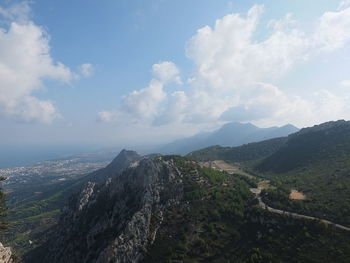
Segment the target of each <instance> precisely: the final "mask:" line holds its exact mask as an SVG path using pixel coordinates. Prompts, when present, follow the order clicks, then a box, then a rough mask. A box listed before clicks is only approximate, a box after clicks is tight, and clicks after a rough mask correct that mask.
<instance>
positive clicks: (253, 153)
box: [187, 137, 288, 163]
mask: <svg viewBox="0 0 350 263" xmlns="http://www.w3.org/2000/svg"><path fill="white" fill-rule="evenodd" d="M287 140H288V138H287V137H280V138H275V139H270V140H266V141H261V142H253V143H248V144H244V145H241V146H237V147H221V146H218V145H216V146H211V147H208V148H204V149H201V150H197V151H194V152H191V153H189V154H188V155H187V157H189V158H191V159H193V160H196V161H212V160H224V161H227V162H230V163H237V162H239V163H246V162H251V161H255V162H256V161H257V160H261V159H263V158H264V157H267V156H269V155H270V154H273V153H275V152H276V151H277V150H278V149H280V148H281V147H282V146H283V145H284V144H285V143H286V142H287Z"/></svg>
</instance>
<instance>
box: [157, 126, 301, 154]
mask: <svg viewBox="0 0 350 263" xmlns="http://www.w3.org/2000/svg"><path fill="white" fill-rule="evenodd" d="M298 130H299V129H298V128H297V127H295V126H293V125H291V124H288V125H285V126H282V127H270V128H259V127H257V126H255V125H253V124H251V123H245V124H244V123H237V122H231V123H227V124H225V125H223V126H222V127H221V128H220V129H218V130H216V131H213V132H207V133H199V134H197V135H194V136H192V137H188V138H184V139H180V140H176V141H174V142H171V143H169V144H166V145H164V146H162V147H160V148H159V149H157V152H159V153H162V154H187V153H189V152H192V151H195V150H198V149H202V148H205V147H208V146H212V145H220V146H230V147H232V146H239V145H243V144H246V143H251V142H258V141H263V140H268V139H272V138H277V137H283V136H288V135H289V134H291V133H294V132H297V131H298Z"/></svg>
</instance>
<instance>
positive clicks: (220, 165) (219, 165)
mask: <svg viewBox="0 0 350 263" xmlns="http://www.w3.org/2000/svg"><path fill="white" fill-rule="evenodd" d="M203 164H205V165H207V167H211V168H214V169H218V170H223V171H226V172H227V173H229V174H234V173H238V174H241V175H244V176H248V177H250V178H256V177H255V176H253V175H251V174H247V173H246V172H243V171H242V170H240V168H239V167H236V166H233V165H231V164H229V163H226V162H225V161H222V160H216V161H212V162H207V163H203ZM268 186H269V181H267V180H262V181H260V182H259V186H258V188H251V189H250V191H251V192H252V193H254V194H255V196H256V198H257V199H258V200H259V206H260V207H261V208H262V209H265V210H267V211H269V212H271V213H274V214H279V215H284V216H289V217H293V218H298V219H306V220H312V221H317V222H321V223H324V224H327V225H330V226H333V227H335V228H338V229H340V230H344V231H348V232H350V228H349V227H346V226H343V225H340V224H336V223H334V222H332V221H329V220H326V219H322V218H317V217H313V216H307V215H302V214H298V213H293V212H288V211H285V210H280V209H276V208H272V207H270V206H268V205H266V204H265V203H264V202H263V201H262V199H261V196H260V193H261V190H263V189H266V188H268Z"/></svg>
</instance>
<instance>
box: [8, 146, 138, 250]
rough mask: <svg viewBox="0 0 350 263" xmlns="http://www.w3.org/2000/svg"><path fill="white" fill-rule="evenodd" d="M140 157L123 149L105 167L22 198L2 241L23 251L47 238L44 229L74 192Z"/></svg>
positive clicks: (123, 167)
mask: <svg viewBox="0 0 350 263" xmlns="http://www.w3.org/2000/svg"><path fill="white" fill-rule="evenodd" d="M141 158H142V157H141V156H140V155H138V154H137V153H136V152H134V151H127V150H122V151H121V152H120V153H119V154H118V156H117V157H116V158H115V159H114V160H113V161H112V162H111V163H110V164H109V165H108V166H106V167H105V168H103V169H100V170H97V171H95V172H93V173H91V174H88V175H86V176H83V177H81V178H79V179H76V180H72V181H70V182H68V183H65V184H59V185H57V186H52V188H51V191H50V192H48V193H47V194H45V195H41V196H39V197H38V198H37V200H35V201H29V202H22V203H21V205H18V206H15V207H13V208H11V209H9V211H8V215H9V216H8V221H9V222H10V228H9V229H8V230H6V232H5V234H4V239H3V241H4V242H5V243H6V244H7V245H10V246H11V247H13V248H14V249H15V250H16V251H17V253H18V254H20V255H21V254H22V253H24V252H25V251H27V250H28V249H31V248H33V247H35V246H38V245H40V244H41V243H43V242H45V240H46V239H45V235H43V233H45V232H46V231H47V229H48V228H49V227H50V226H52V225H54V224H55V223H56V222H57V216H58V213H59V211H60V209H62V208H63V207H64V205H65V204H66V202H67V200H68V197H69V196H70V195H71V194H73V193H76V192H79V191H80V190H81V189H82V188H83V187H84V186H85V185H86V184H87V183H88V182H94V183H99V182H104V181H105V179H106V178H109V177H113V176H115V175H117V174H119V173H120V172H122V171H123V170H124V169H126V168H127V167H128V166H130V165H131V164H132V163H134V162H137V161H138V160H140V159H141ZM36 191H40V189H36ZM42 191H43V192H44V191H46V189H45V190H42ZM46 192H47V191H46ZM39 237H40V238H39ZM29 240H31V242H32V243H30V242H29Z"/></svg>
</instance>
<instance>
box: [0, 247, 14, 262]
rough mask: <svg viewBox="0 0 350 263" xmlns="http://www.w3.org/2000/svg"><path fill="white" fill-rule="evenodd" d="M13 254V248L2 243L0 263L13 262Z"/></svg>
mask: <svg viewBox="0 0 350 263" xmlns="http://www.w3.org/2000/svg"><path fill="white" fill-rule="evenodd" d="M12 256H13V255H12V251H11V248H9V247H4V246H3V244H2V243H0V263H13V259H12Z"/></svg>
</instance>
